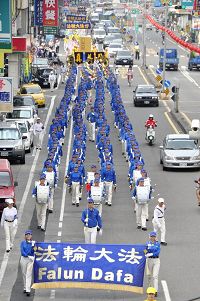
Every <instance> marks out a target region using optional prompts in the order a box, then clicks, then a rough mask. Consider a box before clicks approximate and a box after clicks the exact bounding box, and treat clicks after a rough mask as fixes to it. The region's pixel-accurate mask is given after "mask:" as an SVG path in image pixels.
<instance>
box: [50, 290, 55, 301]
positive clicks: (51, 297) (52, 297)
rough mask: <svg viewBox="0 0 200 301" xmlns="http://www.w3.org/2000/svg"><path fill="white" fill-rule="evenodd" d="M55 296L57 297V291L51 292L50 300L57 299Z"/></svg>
mask: <svg viewBox="0 0 200 301" xmlns="http://www.w3.org/2000/svg"><path fill="white" fill-rule="evenodd" d="M55 295H56V291H55V290H51V293H50V299H51V300H52V299H55Z"/></svg>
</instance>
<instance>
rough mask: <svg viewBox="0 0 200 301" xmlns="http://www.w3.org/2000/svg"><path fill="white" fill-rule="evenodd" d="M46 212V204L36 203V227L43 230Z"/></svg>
mask: <svg viewBox="0 0 200 301" xmlns="http://www.w3.org/2000/svg"><path fill="white" fill-rule="evenodd" d="M46 211H47V204H38V203H37V202H36V212H37V220H38V226H40V227H41V228H42V229H45V223H46Z"/></svg>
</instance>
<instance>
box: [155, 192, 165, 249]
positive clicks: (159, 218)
mask: <svg viewBox="0 0 200 301" xmlns="http://www.w3.org/2000/svg"><path fill="white" fill-rule="evenodd" d="M164 202H165V200H164V199H163V198H159V199H158V205H157V206H156V207H155V209H154V214H153V220H152V223H153V227H154V231H155V232H156V233H157V232H158V231H160V234H161V244H162V245H164V246H166V245H167V243H166V241H165V234H166V228H165V217H164V215H165V210H166V207H165V204H164Z"/></svg>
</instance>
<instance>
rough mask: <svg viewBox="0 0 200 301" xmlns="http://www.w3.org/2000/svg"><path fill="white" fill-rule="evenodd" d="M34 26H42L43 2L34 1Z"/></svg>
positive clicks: (41, 0)
mask: <svg viewBox="0 0 200 301" xmlns="http://www.w3.org/2000/svg"><path fill="white" fill-rule="evenodd" d="M34 25H35V26H42V25H43V0H35V2H34Z"/></svg>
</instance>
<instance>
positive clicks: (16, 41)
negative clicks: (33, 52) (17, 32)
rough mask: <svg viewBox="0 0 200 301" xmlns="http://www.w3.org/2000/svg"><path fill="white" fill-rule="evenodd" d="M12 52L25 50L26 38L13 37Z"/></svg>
mask: <svg viewBox="0 0 200 301" xmlns="http://www.w3.org/2000/svg"><path fill="white" fill-rule="evenodd" d="M12 43H13V47H12V48H13V52H26V38H21V37H13V38H12Z"/></svg>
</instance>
